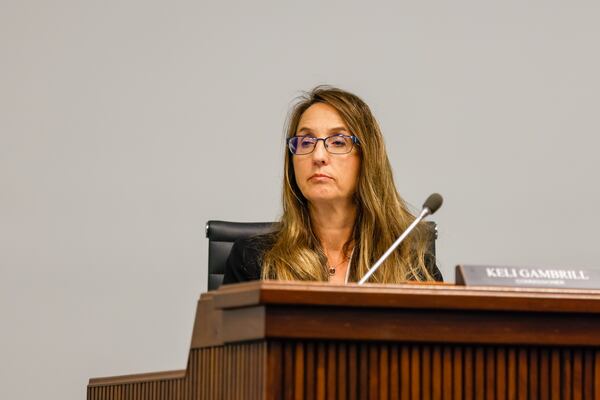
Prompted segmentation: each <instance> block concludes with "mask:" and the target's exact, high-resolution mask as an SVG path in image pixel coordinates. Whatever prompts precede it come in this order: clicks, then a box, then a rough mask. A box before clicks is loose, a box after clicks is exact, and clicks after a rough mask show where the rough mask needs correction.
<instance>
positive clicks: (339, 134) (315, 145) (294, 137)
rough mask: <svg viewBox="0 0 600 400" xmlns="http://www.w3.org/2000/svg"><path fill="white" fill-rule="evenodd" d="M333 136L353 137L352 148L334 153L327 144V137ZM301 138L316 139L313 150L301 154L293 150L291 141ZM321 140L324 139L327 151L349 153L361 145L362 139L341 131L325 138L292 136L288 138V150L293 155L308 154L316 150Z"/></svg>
mask: <svg viewBox="0 0 600 400" xmlns="http://www.w3.org/2000/svg"><path fill="white" fill-rule="evenodd" d="M332 137H343V138H348V139H352V147H350V150H348V151H346V152H345V153H333V152H331V151H329V146H328V145H327V142H326V141H327V139H331V138H332ZM300 138H311V139H313V140H315V144H314V146H313V148H312V150H311V151H309V152H308V153H301V154H297V153H294V152H293V150H292V146H291V141H292V140H294V139H300ZM319 140H322V141H323V146H324V147H325V150H327V152H328V153H329V154H348V153H350V152H351V151H352V149H353V148H354V146H355V145H356V146H360V140H358V137H356V136H354V135H344V134H341V133H338V134H335V135H331V136H327V137H325V138H318V137H314V136H292V137H289V138H287V139H286V143H287V146H288V150H289V151H290V153H292V155H294V156H305V155H307V154H310V153H312V152H313V151H315V149H316V148H317V144H319Z"/></svg>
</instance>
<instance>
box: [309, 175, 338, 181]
mask: <svg viewBox="0 0 600 400" xmlns="http://www.w3.org/2000/svg"><path fill="white" fill-rule="evenodd" d="M331 179H333V178H332V177H331V176H329V175H325V174H313V175H311V177H310V178H308V180H314V181H317V182H324V181H328V180H331Z"/></svg>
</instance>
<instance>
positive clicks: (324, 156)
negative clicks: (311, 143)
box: [312, 140, 329, 164]
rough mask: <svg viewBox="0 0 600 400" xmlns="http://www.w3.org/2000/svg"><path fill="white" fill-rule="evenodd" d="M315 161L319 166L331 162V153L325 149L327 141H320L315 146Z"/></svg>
mask: <svg viewBox="0 0 600 400" xmlns="http://www.w3.org/2000/svg"><path fill="white" fill-rule="evenodd" d="M312 156H313V161H314V162H316V163H319V164H324V163H326V162H327V160H329V152H328V151H327V149H326V148H325V141H323V140H319V141H317V144H315V149H314V150H313V152H312Z"/></svg>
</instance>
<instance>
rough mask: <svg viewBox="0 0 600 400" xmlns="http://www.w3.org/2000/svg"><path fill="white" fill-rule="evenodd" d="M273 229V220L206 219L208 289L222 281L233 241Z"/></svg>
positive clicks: (217, 285) (213, 287) (215, 287)
mask: <svg viewBox="0 0 600 400" xmlns="http://www.w3.org/2000/svg"><path fill="white" fill-rule="evenodd" d="M274 230H275V224H274V223H273V222H228V221H208V222H207V223H206V237H207V238H208V290H215V289H217V288H218V287H219V286H221V283H222V282H223V275H224V274H225V264H226V262H227V258H228V257H229V253H230V252H231V247H232V246H233V242H235V241H236V240H237V239H246V238H249V237H251V236H256V235H262V234H265V233H269V232H272V231H274Z"/></svg>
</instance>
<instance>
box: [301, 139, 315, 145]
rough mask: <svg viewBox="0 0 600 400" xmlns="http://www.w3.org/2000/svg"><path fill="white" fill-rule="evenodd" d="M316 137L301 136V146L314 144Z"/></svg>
mask: <svg viewBox="0 0 600 400" xmlns="http://www.w3.org/2000/svg"><path fill="white" fill-rule="evenodd" d="M314 142H315V141H314V139H312V138H300V146H302V147H310V146H312V145H313V144H314Z"/></svg>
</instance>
